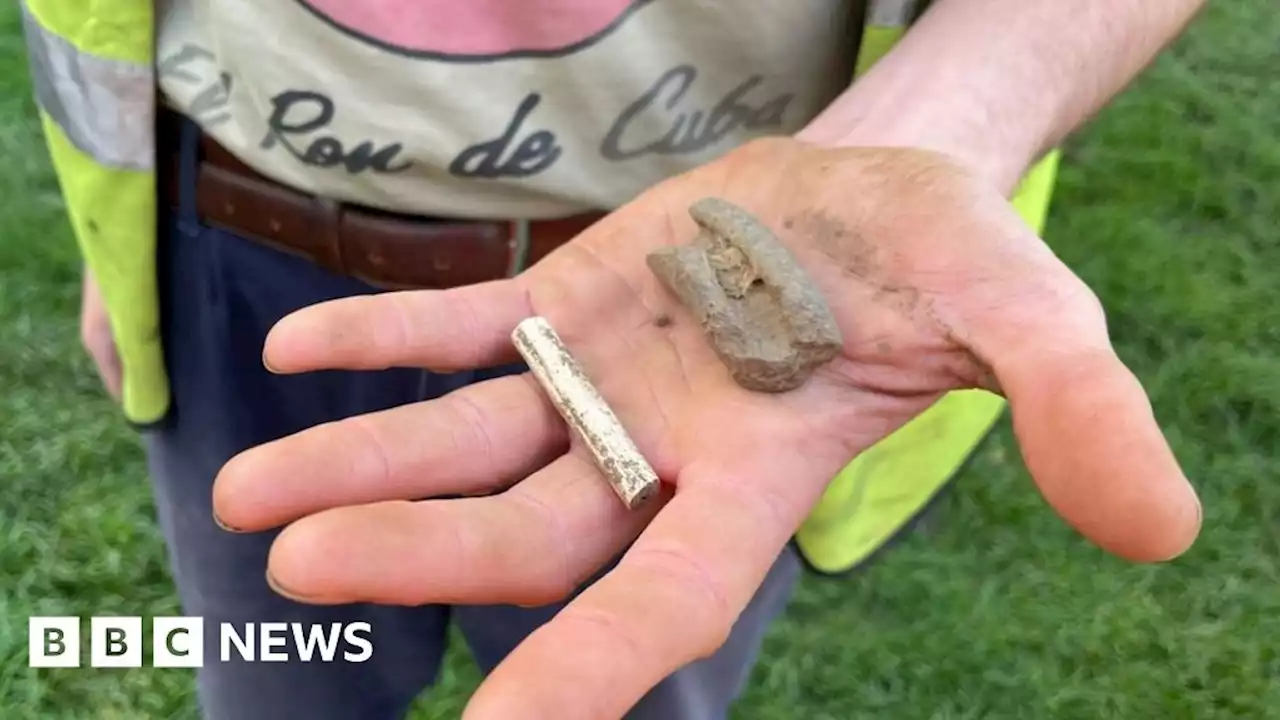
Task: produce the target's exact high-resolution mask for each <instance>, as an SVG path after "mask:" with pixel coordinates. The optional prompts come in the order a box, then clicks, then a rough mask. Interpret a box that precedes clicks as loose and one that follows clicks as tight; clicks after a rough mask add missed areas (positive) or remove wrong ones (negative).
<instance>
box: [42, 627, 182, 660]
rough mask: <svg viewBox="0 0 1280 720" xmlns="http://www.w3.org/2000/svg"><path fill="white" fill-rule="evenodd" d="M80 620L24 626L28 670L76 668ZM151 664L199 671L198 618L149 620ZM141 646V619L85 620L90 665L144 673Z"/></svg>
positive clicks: (79, 650)
mask: <svg viewBox="0 0 1280 720" xmlns="http://www.w3.org/2000/svg"><path fill="white" fill-rule="evenodd" d="M81 624H82V623H81V619H80V618H78V617H32V618H30V619H28V621H27V656H28V659H29V664H30V666H31V667H42V668H73V667H80V664H81V660H82V655H81V647H80V636H81V629H82V628H81ZM151 627H152V640H153V645H152V650H151V652H152V663H153V664H154V665H155V666H156V667H200V665H202V664H203V655H204V622H203V620H202V619H201V618H198V617H157V618H154V619H153V620H152V625H151ZM144 642H145V637H144V636H143V628H142V618H140V617H93V618H89V642H88V644H89V665H90V666H91V667H103V668H136V667H142V647H143V643H144Z"/></svg>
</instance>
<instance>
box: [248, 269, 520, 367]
mask: <svg viewBox="0 0 1280 720" xmlns="http://www.w3.org/2000/svg"><path fill="white" fill-rule="evenodd" d="M531 314H532V311H531V309H530V305H529V298H528V293H527V290H526V288H525V284H524V282H523V281H522V280H520V279H508V280H497V281H493V282H486V283H479V284H476V285H467V286H464V287H459V288H453V289H449V290H409V291H403V292H389V293H381V294H376V295H362V296H357V297H350V298H343V299H340V300H330V301H328V302H323V303H319V304H316V305H312V306H310V307H306V308H303V309H301V310H298V311H297V312H294V313H292V314H290V315H287V316H285V317H284V318H283V319H281V320H280V321H279V322H278V323H276V325H275V326H274V327H273V328H271V331H270V332H269V333H268V334H267V339H266V343H265V346H264V349H263V362H264V364H266V366H267V367H268V368H270V369H271V370H272V371H274V372H279V373H299V372H307V371H311V370H321V369H334V368H340V369H348V370H381V369H384V368H389V367H426V368H430V369H432V370H435V371H438V372H445V371H449V370H460V369H472V368H478V367H489V366H494V365H499V364H502V363H505V362H511V361H513V360H515V359H516V353H515V350H514V349H513V348H512V347H511V341H510V334H511V331H512V330H513V329H514V328H515V326H516V324H517V323H519V322H520V321H521V320H523V319H524V318H526V317H528V316H529V315H531Z"/></svg>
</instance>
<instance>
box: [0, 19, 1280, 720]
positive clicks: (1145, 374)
mask: <svg viewBox="0 0 1280 720" xmlns="http://www.w3.org/2000/svg"><path fill="white" fill-rule="evenodd" d="M1277 38H1280V14H1277V13H1276V12H1275V7H1274V0H1234V2H1219V3H1215V4H1214V7H1213V8H1212V9H1211V10H1210V11H1209V12H1208V13H1207V14H1206V15H1205V16H1204V17H1202V18H1201V19H1200V20H1199V21H1198V22H1197V23H1196V24H1195V25H1194V27H1193V29H1192V31H1191V33H1190V34H1189V36H1188V37H1186V38H1185V39H1184V40H1183V41H1181V42H1180V43H1179V44H1178V45H1177V47H1176V48H1175V49H1174V50H1173V51H1171V52H1170V53H1168V54H1167V55H1166V56H1164V57H1163V58H1162V60H1161V61H1160V62H1159V63H1158V65H1157V66H1156V67H1155V68H1154V69H1153V70H1151V71H1150V72H1149V73H1147V74H1146V75H1145V76H1144V77H1143V78H1142V79H1141V81H1140V82H1139V83H1138V85H1137V86H1136V87H1135V88H1134V89H1133V90H1131V91H1130V92H1128V93H1127V94H1126V95H1124V96H1123V97H1122V98H1121V99H1120V100H1118V101H1117V102H1116V103H1115V104H1114V105H1113V106H1112V107H1111V108H1109V109H1108V110H1107V111H1106V112H1105V113H1104V114H1103V115H1102V116H1101V117H1100V118H1098V120H1097V121H1096V122H1095V123H1094V124H1093V125H1092V126H1091V127H1090V128H1088V129H1087V130H1086V131H1085V132H1083V133H1081V134H1080V136H1079V137H1077V138H1075V139H1074V140H1073V141H1072V142H1071V143H1070V145H1069V147H1068V148H1067V151H1068V152H1067V161H1066V165H1065V167H1064V169H1063V174H1062V180H1061V183H1060V186H1059V190H1058V193H1057V197H1056V201H1055V205H1054V211H1053V215H1052V219H1051V222H1050V227H1051V231H1050V241H1051V242H1052V244H1053V245H1054V247H1055V248H1056V249H1057V250H1058V251H1059V253H1060V254H1061V255H1062V256H1063V257H1064V258H1065V259H1066V260H1067V261H1068V262H1069V263H1070V264H1071V265H1072V266H1073V267H1074V268H1076V269H1077V271H1078V272H1079V273H1080V274H1081V275H1082V276H1083V277H1084V278H1085V279H1086V280H1087V281H1088V282H1089V283H1090V284H1091V285H1092V286H1093V287H1094V288H1095V289H1096V290H1097V291H1098V292H1099V294H1100V295H1101V297H1102V299H1103V301H1104V302H1105V304H1106V307H1107V309H1108V312H1109V314H1110V319H1111V323H1112V327H1113V333H1114V336H1115V337H1116V339H1117V342H1118V344H1119V348H1120V351H1121V353H1122V354H1123V357H1124V358H1125V360H1126V361H1127V362H1129V363H1130V364H1131V366H1132V367H1133V368H1134V370H1135V371H1136V372H1137V373H1138V375H1139V376H1140V377H1141V379H1142V380H1143V382H1144V383H1145V384H1146V387H1147V388H1148V390H1149V391H1150V393H1151V395H1152V398H1153V401H1154V404H1155V408H1156V411H1157V414H1158V416H1159V419H1160V420H1161V422H1162V423H1163V424H1164V427H1165V428H1166V431H1167V433H1168V435H1169V437H1170V438H1171V441H1172V442H1173V443H1174V447H1175V450H1176V452H1177V454H1178V456H1179V458H1180V459H1181V461H1182V462H1183V464H1184V467H1185V468H1186V470H1187V472H1188V474H1189V475H1190V476H1191V477H1192V478H1193V479H1194V481H1195V482H1196V483H1197V485H1198V487H1199V489H1200V491H1201V493H1202V497H1203V500H1204V504H1205V529H1204V533H1203V536H1202V538H1201V540H1200V542H1199V543H1198V544H1197V545H1196V546H1195V548H1194V549H1193V550H1192V551H1191V552H1190V553H1189V554H1188V555H1187V556H1185V557H1184V558H1183V559H1181V560H1179V561H1177V562H1176V563H1173V564H1170V565H1165V566H1160V567H1134V566H1129V565H1126V564H1124V563H1122V562H1119V561H1117V560H1114V559H1111V558H1108V557H1105V556H1104V555H1103V554H1102V553H1100V552H1099V551H1097V550H1095V549H1093V548H1091V547H1090V546H1088V545H1086V544H1085V543H1084V542H1083V541H1081V540H1080V539H1078V538H1077V537H1076V536H1075V535H1073V534H1072V533H1071V532H1070V531H1069V530H1067V529H1066V528H1065V527H1064V526H1063V525H1062V524H1061V523H1060V522H1058V521H1057V520H1056V519H1055V517H1054V516H1053V515H1052V514H1051V513H1050V512H1049V511H1048V510H1047V509H1046V507H1045V506H1044V504H1043V503H1042V502H1041V500H1040V499H1039V498H1038V496H1037V495H1036V494H1035V492H1034V491H1033V489H1032V487H1031V484H1030V482H1029V480H1028V478H1027V476H1026V473H1025V471H1024V469H1023V468H1022V466H1021V463H1020V461H1019V459H1018V455H1017V452H1016V448H1015V447H1014V445H1013V443H1012V441H1011V439H1010V436H1009V433H1008V431H1007V428H1005V429H1003V430H1002V432H1001V436H1000V438H999V442H997V443H994V444H992V445H991V446H990V447H989V449H988V450H987V451H985V452H984V453H983V454H982V456H981V457H980V458H979V459H978V461H977V462H976V464H975V465H974V466H973V468H972V469H971V470H970V471H969V472H968V473H967V474H966V475H965V476H964V477H963V478H962V480H961V481H960V483H959V485H958V487H957V489H956V492H954V493H952V494H951V495H950V496H948V498H947V500H946V501H945V503H944V507H943V509H944V511H945V512H944V515H943V521H942V523H941V525H940V526H939V527H938V528H936V529H935V530H934V531H932V532H931V533H929V534H927V535H917V536H914V537H912V538H910V539H908V540H907V541H906V542H904V543H903V544H902V545H900V546H899V547H898V548H897V549H895V550H894V551H892V552H890V553H889V554H887V555H886V556H885V557H884V559H883V561H882V562H880V563H879V564H877V565H876V566H874V567H873V568H871V569H869V570H867V571H865V572H862V573H861V574H858V575H857V576H854V577H850V578H845V579H839V580H821V579H816V578H811V579H808V580H806V581H805V583H804V584H803V585H802V587H801V588H800V589H799V591H798V594H797V596H796V599H795V601H794V603H793V604H792V606H791V608H790V610H789V613H788V614H787V616H786V618H785V619H784V620H783V622H781V623H780V624H778V625H777V626H776V627H775V628H774V630H773V631H772V633H771V634H770V636H769V638H768V641H767V643H766V647H765V651H764V658H763V660H762V663H761V664H760V666H759V667H758V669H757V671H756V673H755V675H754V677H753V678H752V681H751V684H750V688H749V690H748V691H747V693H746V696H745V697H744V698H743V700H742V701H741V703H740V704H739V707H738V710H737V713H736V716H737V717H739V718H743V719H744V720H745V719H782V718H814V719H820V718H841V719H844V718H864V717H866V718H872V717H889V718H979V717H981V718H988V717H990V718H1041V717H1043V718H1125V719H1133V720H1145V719H1155V718H1195V719H1197V720H1199V719H1203V718H1240V717H1247V718H1261V717H1280V659H1278V656H1277V652H1278V651H1277V648H1280V589H1278V588H1277V580H1280V577H1278V575H1280V572H1278V561H1277V556H1278V555H1280V528H1278V527H1277V525H1276V524H1275V520H1274V519H1275V516H1276V512H1277V508H1278V507H1280V459H1277V456H1276V453H1275V449H1276V448H1277V447H1278V446H1280V359H1278V356H1280V352H1278V351H1280V312H1277V304H1278V301H1280V290H1278V288H1280V243H1278V242H1277V233H1276V228H1277V227H1278V226H1280V207H1278V206H1277V202H1278V201H1277V195H1278V189H1280V132H1278V131H1280V121H1278V119H1280V89H1276V86H1275V77H1276V69H1277V67H1280V64H1278V63H1280V41H1278V40H1277ZM0 50H3V52H0V158H3V165H0V235H2V236H3V241H0V328H2V329H3V342H0V388H2V389H3V392H0V489H3V495H0V582H2V585H0V587H2V588H3V589H2V590H0V717H3V718H86V717H94V718H122V719H124V718H138V717H191V716H194V706H193V693H192V686H191V676H190V675H189V674H187V673H186V672H185V671H175V670H156V669H148V668H142V669H137V670H131V671H106V670H91V669H84V670H80V671H70V672H68V671H37V670H32V669H29V668H27V667H26V618H27V617H28V616H29V615H33V614H77V615H93V614H108V613H112V612H118V613H121V614H127V615H139V614H141V615H154V614H163V613H174V612H177V610H178V608H177V604H176V601H175V598H174V594H173V591H172V587H171V584H170V580H169V577H168V574H167V570H166V566H165V555H164V550H163V547H162V545H161V542H160V538H159V536H158V534H157V532H156V530H155V528H154V527H153V525H152V518H153V516H152V511H151V506H150V496H149V492H148V484H147V479H146V476H145V469H144V464H143V457H142V454H141V451H140V449H139V447H138V444H137V441H136V438H135V437H134V435H133V434H131V432H130V431H129V430H128V429H126V428H125V427H124V426H123V425H122V424H121V422H120V421H119V419H118V417H117V415H116V413H115V411H114V409H113V407H112V405H111V404H109V403H108V402H107V401H106V400H105V399H104V397H103V394H102V393H101V391H100V390H99V388H98V384H97V380H96V378H95V376H94V373H93V371H92V369H91V367H90V365H89V364H88V362H87V360H86V359H85V358H84V357H83V356H82V354H81V352H80V349H79V345H78V336H77V330H76V313H77V310H78V273H79V268H78V260H77V257H76V254H75V249H74V244H73V242H72V240H71V238H70V236H69V233H68V228H67V225H66V223H65V221H64V219H63V216H62V209H61V207H60V200H59V196H58V192H57V188H56V184H55V182H54V179H53V176H52V174H51V172H50V170H49V168H48V165H47V161H46V158H45V154H44V149H43V146H42V141H41V138H40V136H39V133H38V128H37V126H36V124H35V122H34V107H33V104H32V102H31V100H30V88H29V86H28V85H27V79H26V69H25V66H24V65H23V62H22V60H21V58H22V57H24V55H23V52H22V49H21V45H20V39H19V20H18V13H17V10H16V9H15V7H14V6H13V5H6V6H5V7H4V9H3V10H0ZM1268 90H1271V92H1269V93H1268ZM477 680H478V676H477V674H476V671H475V669H474V666H473V665H471V664H470V662H469V660H468V659H467V658H466V657H465V656H464V655H463V654H461V653H454V654H453V655H452V656H451V657H450V660H449V664H448V668H447V671H446V674H445V678H444V680H443V682H442V684H441V686H440V687H439V688H438V689H437V690H436V691H435V692H433V693H431V694H430V696H429V697H428V698H426V699H424V701H423V703H422V705H421V707H420V709H419V713H418V717H420V718H436V717H438V718H449V717H457V715H458V712H459V709H460V708H461V706H462V704H463V703H464V702H465V699H466V695H467V693H468V692H469V690H470V689H471V688H472V687H474V684H475V683H476V682H477Z"/></svg>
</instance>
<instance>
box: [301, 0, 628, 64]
mask: <svg viewBox="0 0 1280 720" xmlns="http://www.w3.org/2000/svg"><path fill="white" fill-rule="evenodd" d="M298 2H299V3H301V4H302V5H303V6H304V7H306V8H307V9H308V10H310V11H311V12H312V13H314V14H316V15H318V16H319V17H321V18H322V19H324V20H325V21H327V22H329V23H330V24H332V25H333V26H334V27H336V28H338V29H340V30H342V31H343V32H345V33H347V34H348V35H351V36H353V37H356V38H358V39H360V40H364V41H365V42H368V43H371V44H373V45H377V46H379V47H382V48H384V49H387V50H390V51H392V52H397V53H401V54H406V55H424V56H430V57H437V58H442V59H445V58H447V59H452V60H458V61H464V62H465V61H477V60H496V59H500V58H506V57H538V56H556V55H566V54H569V53H572V52H575V51H577V50H579V49H581V48H583V47H586V46H588V45H590V44H591V43H592V42H594V41H596V40H598V39H599V38H601V37H603V36H604V35H606V34H607V33H608V32H609V31H610V30H612V29H613V28H615V27H617V26H618V25H620V24H621V23H622V22H623V21H624V20H625V19H626V17H627V16H628V15H629V14H630V13H631V11H632V10H633V9H635V8H637V7H639V6H641V5H644V4H646V3H648V2H651V0H298Z"/></svg>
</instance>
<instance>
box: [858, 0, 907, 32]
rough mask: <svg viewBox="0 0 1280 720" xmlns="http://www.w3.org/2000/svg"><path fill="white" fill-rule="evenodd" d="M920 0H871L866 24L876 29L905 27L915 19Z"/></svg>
mask: <svg viewBox="0 0 1280 720" xmlns="http://www.w3.org/2000/svg"><path fill="white" fill-rule="evenodd" d="M919 7H920V0H871V6H870V7H869V8H867V24H868V25H875V26H876V27H906V26H908V25H910V24H911V21H912V20H914V19H915V16H916V10H917V9H918V8H919Z"/></svg>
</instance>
